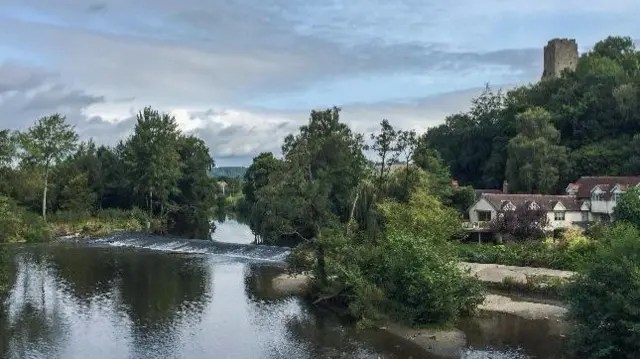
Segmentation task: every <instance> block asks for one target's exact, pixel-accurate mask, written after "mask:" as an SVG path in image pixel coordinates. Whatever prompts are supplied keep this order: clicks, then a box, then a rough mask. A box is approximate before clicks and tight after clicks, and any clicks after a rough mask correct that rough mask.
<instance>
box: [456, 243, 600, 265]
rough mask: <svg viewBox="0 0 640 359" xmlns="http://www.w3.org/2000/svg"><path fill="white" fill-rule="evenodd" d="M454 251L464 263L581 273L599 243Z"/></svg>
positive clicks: (487, 246) (486, 246) (461, 246)
mask: <svg viewBox="0 0 640 359" xmlns="http://www.w3.org/2000/svg"><path fill="white" fill-rule="evenodd" d="M455 248H456V252H457V254H458V257H459V258H460V259H461V260H463V261H465V262H472V263H491V264H503V265H512V266H519V267H538V268H551V269H560V270H578V269H580V268H581V267H582V266H583V265H584V264H585V263H589V261H591V260H592V259H593V257H594V255H595V251H596V248H597V243H595V242H589V243H586V244H581V245H575V246H553V245H549V244H547V243H542V242H538V241H536V242H534V241H531V242H523V243H508V244H502V245H494V244H465V243H458V244H456V245H455Z"/></svg>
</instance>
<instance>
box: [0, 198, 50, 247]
mask: <svg viewBox="0 0 640 359" xmlns="http://www.w3.org/2000/svg"><path fill="white" fill-rule="evenodd" d="M52 236H53V233H52V232H51V229H50V228H49V226H47V224H46V223H44V221H43V220H42V217H40V216H39V215H37V214H35V213H31V212H28V211H26V210H25V209H24V208H22V207H20V206H18V205H17V204H16V203H15V202H14V201H13V200H11V199H10V198H8V197H3V196H0V242H5V243H6V242H39V241H45V240H49V239H51V238H52Z"/></svg>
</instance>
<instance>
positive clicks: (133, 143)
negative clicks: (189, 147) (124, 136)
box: [123, 107, 182, 218]
mask: <svg viewBox="0 0 640 359" xmlns="http://www.w3.org/2000/svg"><path fill="white" fill-rule="evenodd" d="M179 138H180V131H179V130H178V124H177V123H176V120H175V118H174V117H173V116H171V115H170V114H168V113H162V114H161V113H159V112H158V111H157V110H154V109H152V108H151V107H146V108H145V109H144V110H143V111H141V112H139V113H138V117H137V122H136V126H135V129H134V133H133V135H132V136H131V137H130V138H129V139H128V140H127V142H126V144H125V148H124V153H123V155H124V161H125V164H126V166H127V170H128V178H129V180H130V183H131V184H132V185H133V190H134V192H135V193H136V194H138V195H140V196H142V197H143V198H145V202H146V207H147V210H148V211H149V214H150V215H154V214H155V213H159V215H160V217H161V218H162V217H164V216H165V215H166V213H167V211H168V210H169V207H170V203H169V198H170V196H171V195H172V194H175V193H177V192H178V190H179V189H178V185H177V183H178V179H179V178H180V176H181V173H182V172H181V163H180V154H179V153H178V141H179Z"/></svg>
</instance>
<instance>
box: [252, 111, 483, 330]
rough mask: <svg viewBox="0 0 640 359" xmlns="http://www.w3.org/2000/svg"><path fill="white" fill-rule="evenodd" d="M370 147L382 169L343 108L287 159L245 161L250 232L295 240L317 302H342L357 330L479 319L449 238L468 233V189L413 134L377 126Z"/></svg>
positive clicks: (307, 133)
mask: <svg viewBox="0 0 640 359" xmlns="http://www.w3.org/2000/svg"><path fill="white" fill-rule="evenodd" d="M372 141H373V143H374V144H373V146H372V149H373V150H374V151H375V152H376V153H377V155H378V157H379V159H380V163H381V165H379V166H377V167H376V166H375V165H374V166H372V165H371V164H370V163H369V162H368V161H366V160H365V157H364V152H363V151H364V150H365V149H366V148H367V146H366V145H365V142H364V138H363V136H362V135H359V134H355V133H353V132H352V131H351V130H350V129H349V127H348V126H347V125H346V124H344V123H343V122H342V121H341V119H340V109H339V108H330V109H327V110H324V111H312V112H311V116H310V118H309V123H308V124H307V125H306V126H303V127H301V128H300V131H299V133H297V134H291V135H289V136H288V137H287V138H286V139H285V141H284V144H283V148H282V149H283V154H284V157H283V159H277V158H276V157H275V156H274V155H273V154H271V153H262V154H260V155H258V156H257V157H256V158H254V160H253V163H252V164H251V166H249V168H248V170H247V172H246V174H245V177H244V187H243V193H244V197H245V203H244V206H245V208H246V211H247V212H248V214H249V218H250V224H251V227H252V230H253V231H254V233H255V234H256V235H257V236H258V237H259V238H261V240H262V241H264V242H267V243H272V244H292V245H295V244H297V247H296V248H295V250H294V251H293V254H292V255H291V257H290V258H289V270H290V271H292V272H294V273H299V272H307V271H308V272H310V273H312V277H313V278H314V284H315V288H316V291H315V292H314V297H315V300H316V302H319V303H320V302H321V303H332V304H334V305H336V304H337V305H339V306H342V307H345V308H347V309H348V311H349V313H350V314H351V315H352V316H353V317H355V318H357V319H359V320H360V321H361V323H370V322H371V321H376V320H379V319H382V318H385V317H388V316H391V317H394V318H396V319H400V320H404V321H406V322H408V323H411V324H415V325H424V324H443V323H448V322H451V321H453V320H455V319H456V318H458V317H459V316H461V315H465V314H469V313H471V312H473V311H474V310H475V309H476V306H477V304H478V303H479V302H480V301H481V300H482V288H481V286H480V284H479V282H478V281H477V280H476V279H474V278H471V277H469V276H466V275H465V274H464V273H463V272H461V271H460V270H459V269H458V266H457V259H456V256H455V251H453V250H452V249H451V248H450V247H449V246H450V244H449V243H448V241H447V239H449V238H455V237H458V236H459V235H460V234H461V228H462V227H461V222H460V213H459V212H458V211H457V210H456V208H454V207H452V206H453V205H454V203H457V204H458V205H460V203H461V202H467V203H468V202H469V201H470V200H472V197H473V192H472V191H471V190H470V189H468V188H458V187H456V186H452V183H451V178H450V176H449V173H448V170H447V168H446V167H445V166H444V165H443V164H442V162H441V161H440V159H439V158H438V155H437V153H433V152H431V151H429V150H425V151H423V152H421V151H417V148H418V140H417V138H416V135H415V133H414V132H413V131H402V130H396V129H394V128H393V126H392V125H391V124H390V123H389V122H388V121H382V123H381V130H380V132H379V133H377V134H374V135H373V136H372ZM418 158H419V159H420V161H416V159H418ZM412 160H413V161H412ZM400 161H401V162H400ZM411 162H413V163H411ZM397 164H400V166H397ZM393 165H396V166H393ZM398 167H399V168H398ZM449 205H452V206H449ZM464 205H465V204H462V206H464Z"/></svg>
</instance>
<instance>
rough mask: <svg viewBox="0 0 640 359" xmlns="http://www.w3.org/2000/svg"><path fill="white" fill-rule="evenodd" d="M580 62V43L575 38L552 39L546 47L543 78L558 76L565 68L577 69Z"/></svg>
mask: <svg viewBox="0 0 640 359" xmlns="http://www.w3.org/2000/svg"><path fill="white" fill-rule="evenodd" d="M577 64H578V44H577V43H576V40H575V39H552V40H549V42H548V43H547V46H545V47H544V72H543V73H542V78H543V79H545V78H548V77H558V76H560V74H561V73H562V71H563V70H564V69H569V70H575V68H576V65H577Z"/></svg>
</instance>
